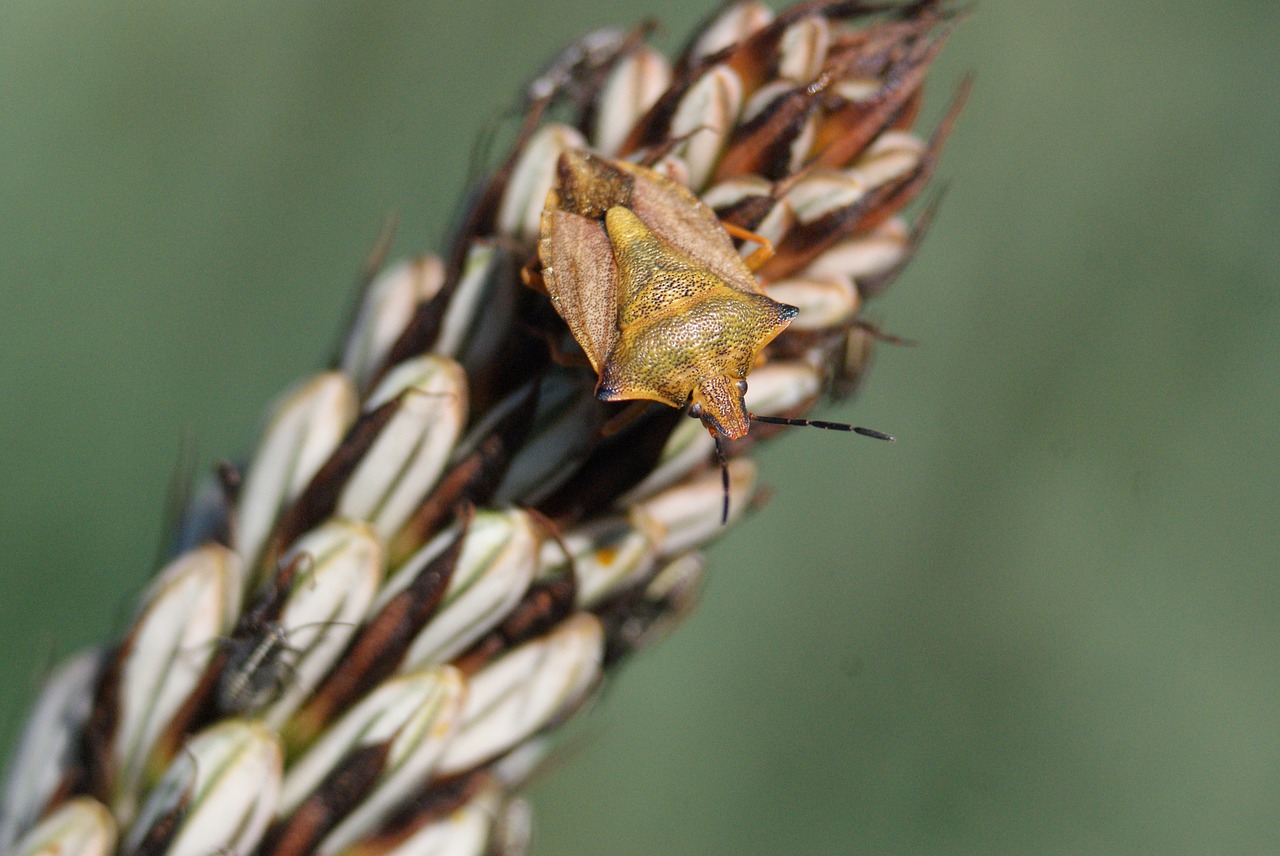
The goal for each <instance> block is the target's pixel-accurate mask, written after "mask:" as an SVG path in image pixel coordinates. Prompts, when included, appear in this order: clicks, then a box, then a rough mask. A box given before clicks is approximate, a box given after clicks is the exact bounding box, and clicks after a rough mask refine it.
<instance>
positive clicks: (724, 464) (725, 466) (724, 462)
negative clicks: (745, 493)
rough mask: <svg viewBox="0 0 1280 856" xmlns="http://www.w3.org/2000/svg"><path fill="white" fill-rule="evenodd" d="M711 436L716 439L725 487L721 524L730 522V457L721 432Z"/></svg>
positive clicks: (722, 484) (722, 483)
mask: <svg viewBox="0 0 1280 856" xmlns="http://www.w3.org/2000/svg"><path fill="white" fill-rule="evenodd" d="M711 436H713V437H715V439H716V460H717V461H718V462H719V463H720V485H721V486H722V487H723V488H724V505H723V506H722V507H721V509H720V525H721V526H726V525H728V523H729V459H728V458H726V457H725V455H724V444H723V443H722V442H720V432H719V431H717V432H715V433H714V434H712V435H711Z"/></svg>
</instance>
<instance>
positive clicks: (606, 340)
mask: <svg viewBox="0 0 1280 856" xmlns="http://www.w3.org/2000/svg"><path fill="white" fill-rule="evenodd" d="M542 234H543V236H544V237H543V238H542V241H541V242H540V245H539V249H538V252H539V255H540V256H541V258H542V276H543V279H544V281H545V283H546V286H547V293H548V294H550V295H551V301H552V303H554V304H555V307H556V311H557V312H559V313H560V317H561V318H563V319H564V320H565V323H566V324H568V325H569V330H570V332H572V333H573V338H574V339H575V340H577V342H578V344H579V345H581V346H582V350H583V351H585V352H586V355H587V359H589V360H590V361H591V367H592V368H593V369H595V371H596V374H599V373H600V371H601V367H602V366H603V365H604V363H605V360H606V359H608V357H609V353H610V351H612V350H613V346H614V343H615V342H617V339H618V266H617V264H616V263H615V262H614V259H613V247H612V246H611V245H610V243H609V236H608V235H607V234H606V233H605V230H604V227H603V226H602V225H601V224H600V222H599V221H597V220H592V219H589V218H587V217H581V216H579V215H577V214H571V213H570V212H568V211H559V210H555V209H548V210H546V211H544V212H543V214H542Z"/></svg>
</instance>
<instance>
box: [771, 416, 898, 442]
mask: <svg viewBox="0 0 1280 856" xmlns="http://www.w3.org/2000/svg"><path fill="white" fill-rule="evenodd" d="M749 416H750V418H751V421H752V422H763V423H765V424H766V425H807V426H810V427H812V428H825V429H826V430H828V431H852V432H853V433H855V434H861V435H862V436H863V437H870V438H871V439H873V440H888V441H889V442H890V443H892V442H893V437H892V436H891V435H889V434H886V433H884V432H883V431H877V430H876V429H874V428H862V427H860V426H858V425H850V424H848V423H847V422H823V421H821V420H819V419H788V418H786V417H784V416H757V415H755V414H754V413H752V414H749Z"/></svg>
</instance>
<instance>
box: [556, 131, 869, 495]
mask: <svg viewBox="0 0 1280 856" xmlns="http://www.w3.org/2000/svg"><path fill="white" fill-rule="evenodd" d="M737 232H738V230H735V233H737ZM739 237H748V238H751V237H754V236H751V235H750V234H749V233H742V234H739ZM761 240H762V239H761ZM770 252H771V250H770V248H769V247H768V245H767V244H763V243H762V247H761V249H760V250H758V251H757V252H756V253H755V254H753V256H752V257H751V258H748V259H745V260H744V259H743V258H742V256H741V255H740V254H739V253H738V251H737V249H736V248H735V247H734V245H733V241H732V240H731V239H730V235H729V232H728V231H726V227H725V226H724V225H723V224H722V223H721V222H720V220H719V219H718V218H717V217H716V215H715V213H714V212H712V211H711V209H710V208H708V207H707V206H706V205H705V204H703V203H702V202H701V201H699V199H698V198H697V197H696V196H695V195H694V194H693V193H692V192H691V191H690V190H689V189H688V188H686V187H685V186H683V185H681V184H679V183H678V182H675V181H672V180H671V179H669V178H667V177H666V176H664V175H662V174H661V173H658V172H656V171H654V170H652V169H649V168H647V167H644V166H639V165H637V164H632V163H627V162H625V161H615V160H609V159H606V158H603V157H600V156H598V155H594V154H592V153H590V152H586V151H581V150H577V149H569V150H567V151H565V152H564V153H563V154H561V156H560V158H559V160H558V162H557V164H556V176H555V183H554V184H553V186H552V188H551V190H550V192H549V193H548V194H547V201H546V205H545V207H544V209H543V213H542V220H541V226H540V236H539V242H538V255H539V259H540V260H541V263H542V280H543V283H544V285H545V286H546V290H547V293H548V294H549V295H550V297H551V302H552V303H553V304H554V306H555V308H556V311H557V312H558V313H559V314H560V317H561V318H563V319H564V321H565V323H566V324H568V326H569V331H570V332H571V333H572V334H573V337H574V339H575V340H576V341H577V342H578V344H579V345H580V346H581V348H582V350H583V352H584V353H585V354H586V357H587V359H588V360H589V361H590V363H591V367H592V368H593V369H595V372H596V375H597V377H598V380H597V383H596V397H597V398H599V399H600V400H602V401H629V400H649V401H658V402H661V403H663V404H666V405H669V406H671V407H680V408H686V410H687V412H688V413H689V415H690V416H693V417H695V418H697V419H701V420H702V424H703V425H705V426H706V428H707V429H708V430H709V431H710V432H711V434H712V436H714V437H715V438H716V449H717V454H718V457H719V458H720V462H721V465H722V469H723V464H724V452H723V448H722V446H721V442H720V441H721V439H722V438H727V439H730V440H735V439H738V438H739V437H742V436H744V435H745V434H746V433H747V430H748V428H749V427H750V424H751V420H752V419H755V420H757V421H760V422H769V423H774V424H783V425H812V426H814V427H818V428H829V429H836V430H843V431H856V432H858V433H860V434H863V435H866V436H870V437H875V438H878V439H884V440H890V439H892V438H891V437H889V436H888V435H887V434H882V433H881V432H879V431H873V430H870V429H866V428H858V427H855V426H852V425H846V424H843V423H836V422H818V421H813V420H807V419H785V418H780V417H766V416H755V415H753V414H750V413H748V412H747V409H746V403H745V401H744V399H743V396H744V394H745V393H746V390H747V381H746V378H747V374H748V373H749V372H750V371H751V369H752V367H753V366H754V365H755V364H756V362H757V360H758V359H759V357H760V352H761V351H763V350H764V348H765V346H766V345H768V344H769V343H770V342H771V341H773V339H774V338H775V337H776V336H777V335H778V334H779V333H781V332H782V331H783V330H784V329H786V327H787V325H788V324H789V323H790V322H791V319H793V318H795V316H796V313H797V312H798V310H797V309H796V308H795V307H794V306H789V305H787V304H785V303H779V302H778V301H776V300H773V299H772V298H770V297H769V296H768V295H766V294H765V293H764V290H763V289H762V288H761V287H760V284H759V282H757V281H756V278H755V275H754V273H753V266H752V264H751V263H752V262H753V261H756V260H759V261H761V262H762V261H763V259H764V258H767V257H768V255H769V254H770ZM724 472H725V478H726V489H725V502H726V506H727V503H728V485H727V478H728V475H727V470H725V471H724Z"/></svg>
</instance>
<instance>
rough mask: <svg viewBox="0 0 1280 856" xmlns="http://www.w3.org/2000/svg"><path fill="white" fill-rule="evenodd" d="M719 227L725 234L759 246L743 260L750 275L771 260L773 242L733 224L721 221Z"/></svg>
mask: <svg viewBox="0 0 1280 856" xmlns="http://www.w3.org/2000/svg"><path fill="white" fill-rule="evenodd" d="M720 225H721V227H723V228H724V230H725V231H726V232H728V233H729V234H730V235H732V236H733V237H735V238H740V239H742V240H744V241H750V242H751V243H753V244H759V245H760V246H758V247H757V248H756V249H755V251H754V252H753V253H752V254H751V255H749V256H747V257H746V259H745V261H746V263H747V267H748V268H749V269H750V270H751V272H752V273H755V272H756V271H758V270H760V268H761V267H763V266H764V263H765V262H767V261H769V259H771V258H773V242H772V241H770V240H769V239H768V238H766V237H765V236H764V235H757V234H756V233H755V232H752V231H750V230H748V229H744V228H742V227H741V226H738V225H735V224H733V223H728V222H725V221H721V223H720Z"/></svg>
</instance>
